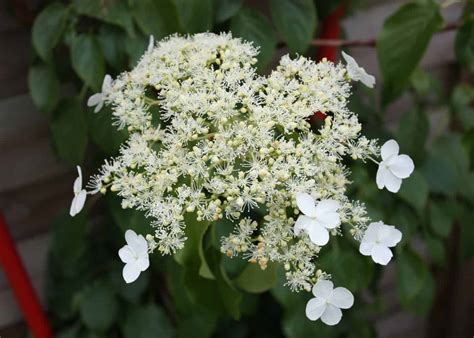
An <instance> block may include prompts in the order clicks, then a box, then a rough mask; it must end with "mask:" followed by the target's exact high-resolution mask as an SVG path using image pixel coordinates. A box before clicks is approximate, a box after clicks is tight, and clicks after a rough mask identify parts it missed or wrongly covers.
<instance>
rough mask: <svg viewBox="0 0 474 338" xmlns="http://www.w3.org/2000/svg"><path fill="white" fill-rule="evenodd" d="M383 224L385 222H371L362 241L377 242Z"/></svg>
mask: <svg viewBox="0 0 474 338" xmlns="http://www.w3.org/2000/svg"><path fill="white" fill-rule="evenodd" d="M383 226H384V224H383V222H380V221H379V222H372V223H370V224H369V226H368V227H367V230H365V233H364V238H363V239H362V242H375V241H376V240H377V239H378V238H379V235H378V233H379V231H380V228H381V227H383Z"/></svg>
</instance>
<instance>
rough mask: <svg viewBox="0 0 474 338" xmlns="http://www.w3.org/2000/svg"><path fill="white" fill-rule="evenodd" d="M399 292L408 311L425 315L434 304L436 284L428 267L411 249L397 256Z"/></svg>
mask: <svg viewBox="0 0 474 338" xmlns="http://www.w3.org/2000/svg"><path fill="white" fill-rule="evenodd" d="M396 262H397V274H396V278H397V292H398V296H399V298H400V301H401V303H402V305H403V306H404V307H405V308H407V309H408V310H410V311H412V312H414V313H417V314H425V313H426V312H428V311H429V309H430V308H431V304H432V303H433V298H434V291H435V282H434V279H433V276H432V275H431V273H430V271H429V269H428V266H427V265H426V264H425V263H424V262H423V261H422V259H421V258H420V257H419V256H418V255H417V254H415V253H414V252H412V251H411V250H409V249H406V250H403V251H402V252H401V253H400V254H399V255H398V256H397V260H396Z"/></svg>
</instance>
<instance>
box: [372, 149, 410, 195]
mask: <svg viewBox="0 0 474 338" xmlns="http://www.w3.org/2000/svg"><path fill="white" fill-rule="evenodd" d="M398 151H399V147H398V143H397V142H396V141H395V140H389V141H387V142H385V144H384V145H383V146H382V149H381V155H382V162H380V164H379V169H378V170H377V177H376V182H377V186H378V187H379V189H383V188H384V187H386V188H387V190H388V191H390V192H394V193H395V192H398V190H400V186H401V185H402V179H404V178H407V177H409V176H410V175H411V173H412V172H413V170H414V169H415V165H414V164H413V160H412V159H411V158H410V156H408V155H398Z"/></svg>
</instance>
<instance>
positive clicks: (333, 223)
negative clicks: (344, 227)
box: [316, 212, 341, 229]
mask: <svg viewBox="0 0 474 338" xmlns="http://www.w3.org/2000/svg"><path fill="white" fill-rule="evenodd" d="M318 216H319V214H318ZM316 222H317V223H318V224H319V225H321V226H323V227H325V228H326V229H334V228H335V227H337V226H339V225H340V224H341V218H340V217H339V214H338V213H337V212H328V213H325V214H322V215H321V216H319V217H317V218H316Z"/></svg>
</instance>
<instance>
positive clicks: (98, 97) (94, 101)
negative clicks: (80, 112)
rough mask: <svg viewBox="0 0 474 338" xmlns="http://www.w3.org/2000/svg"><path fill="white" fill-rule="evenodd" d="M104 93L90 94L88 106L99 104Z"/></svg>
mask: <svg viewBox="0 0 474 338" xmlns="http://www.w3.org/2000/svg"><path fill="white" fill-rule="evenodd" d="M103 97H104V95H102V93H96V94H94V95H91V96H89V99H88V100H87V106H88V107H94V106H97V105H98V104H99V103H100V102H102V101H103Z"/></svg>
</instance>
